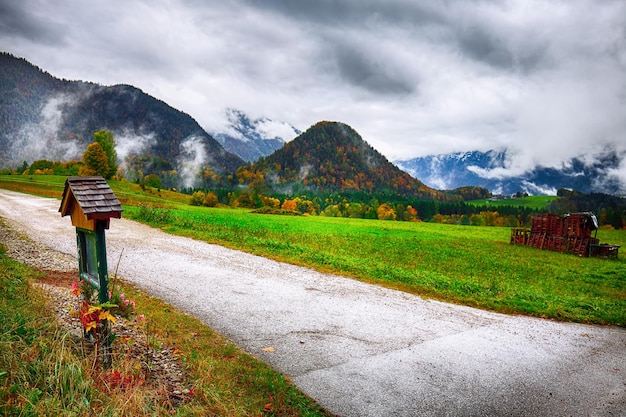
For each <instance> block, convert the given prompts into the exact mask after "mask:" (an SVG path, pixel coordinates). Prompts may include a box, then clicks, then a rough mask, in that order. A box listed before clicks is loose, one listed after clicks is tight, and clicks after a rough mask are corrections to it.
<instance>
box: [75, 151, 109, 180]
mask: <svg viewBox="0 0 626 417" xmlns="http://www.w3.org/2000/svg"><path fill="white" fill-rule="evenodd" d="M108 173H109V162H108V159H107V154H106V152H104V149H102V146H100V144H99V143H98V142H94V143H91V144H89V145H88V146H87V150H85V153H84V154H83V166H82V167H80V170H79V171H78V175H81V176H92V175H102V176H103V177H105V178H106V176H107V175H108Z"/></svg>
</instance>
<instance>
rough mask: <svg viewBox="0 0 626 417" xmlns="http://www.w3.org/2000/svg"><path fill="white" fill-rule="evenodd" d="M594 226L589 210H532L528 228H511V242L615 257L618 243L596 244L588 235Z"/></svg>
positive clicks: (594, 220) (597, 242) (566, 251)
mask: <svg viewBox="0 0 626 417" xmlns="http://www.w3.org/2000/svg"><path fill="white" fill-rule="evenodd" d="M597 229H598V220H597V219H596V217H595V215H594V214H593V213H570V214H566V215H564V216H558V215H556V214H549V213H544V214H535V215H533V216H532V218H531V222H530V230H528V229H526V228H519V227H515V228H513V229H511V244H512V245H524V246H531V247H533V248H537V249H545V250H551V251H555V252H562V253H571V254H574V255H578V256H598V257H603V258H614V259H617V254H618V250H619V245H608V244H602V245H600V241H599V240H598V239H596V238H595V237H591V233H592V232H593V231H594V230H597Z"/></svg>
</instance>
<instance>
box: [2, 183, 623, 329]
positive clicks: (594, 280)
mask: <svg viewBox="0 0 626 417" xmlns="http://www.w3.org/2000/svg"><path fill="white" fill-rule="evenodd" d="M14 178H19V181H18V182H13V180H14ZM29 178H32V179H29ZM20 181H21V182H20ZM63 181H64V178H63V177H56V178H55V177H46V176H41V178H40V176H34V177H25V178H20V177H19V176H0V187H4V188H10V187H14V189H15V188H18V189H19V188H20V187H25V186H29V187H30V188H36V183H40V182H41V184H42V189H44V190H49V189H51V188H54V187H56V188H57V189H58V190H59V193H60V190H62V186H63ZM110 184H111V187H112V188H113V190H114V191H115V192H116V194H117V195H118V197H119V198H120V200H121V201H122V203H123V204H125V207H124V208H125V211H124V214H123V215H124V217H126V218H131V219H135V220H139V221H142V222H145V223H148V224H150V225H151V226H154V227H159V228H161V229H163V230H164V231H166V232H168V233H174V234H178V235H183V236H189V237H192V238H194V239H198V240H202V241H206V242H210V243H216V244H220V245H224V246H227V247H230V248H234V249H240V250H244V251H247V252H250V253H254V254H257V255H261V256H265V257H269V258H272V259H276V260H280V261H284V262H289V263H293V264H298V265H303V266H307V267H311V268H315V269H317V270H320V271H324V272H332V273H335V274H340V275H344V276H346V277H350V278H354V279H359V280H362V281H367V282H372V283H376V284H379V285H384V286H388V287H392V288H397V289H400V290H402V291H407V292H410V293H413V294H417V295H420V296H422V297H426V298H434V299H439V300H444V301H449V302H454V303H459V304H464V305H469V306H473V307H478V308H483V309H487V310H493V311H498V312H504V313H511V314H525V315H532V316H537V317H546V318H551V319H557V320H564V321H574V322H586V323H601V324H614V325H618V326H625V325H626V260H625V257H626V254H624V253H622V254H621V256H620V257H619V259H618V260H606V259H598V258H581V257H576V256H574V255H568V254H561V253H555V252H551V251H542V250H537V249H534V248H529V247H520V246H513V245H510V244H509V238H510V228H501V227H478V226H456V225H446V224H435V223H409V222H394V221H380V220H362V219H345V218H328V217H321V216H320V217H318V216H280V215H267V214H255V213H252V212H250V211H249V210H243V209H232V208H206V207H195V206H190V205H189V204H187V202H188V201H189V196H185V195H182V194H178V193H172V192H167V191H161V192H158V191H157V190H147V191H143V190H141V189H140V188H139V187H138V186H136V185H134V184H129V183H126V182H115V181H112V182H110ZM25 191H28V192H34V191H32V190H25ZM59 195H60V194H59ZM57 197H58V196H57ZM520 200H522V199H516V201H518V202H519V201H520ZM544 204H545V202H544ZM597 237H598V238H599V239H600V241H601V242H602V243H611V244H618V245H621V246H622V248H626V231H624V230H621V231H615V230H610V229H601V230H599V231H598V233H597ZM625 250H626V249H625Z"/></svg>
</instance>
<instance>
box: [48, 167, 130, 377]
mask: <svg viewBox="0 0 626 417" xmlns="http://www.w3.org/2000/svg"><path fill="white" fill-rule="evenodd" d="M122 211H123V209H122V205H121V204H120V201H119V200H118V199H117V197H116V196H115V194H113V190H111V188H110V187H109V185H108V184H107V183H106V181H105V180H104V178H103V177H69V178H68V179H67V180H66V181H65V188H64V189H63V198H62V200H61V207H59V212H61V216H62V217H65V216H68V215H69V216H70V217H71V219H72V225H73V226H74V227H76V243H77V247H78V273H79V277H80V280H81V281H84V282H86V283H88V284H90V285H91V286H93V287H95V288H96V289H97V290H98V301H99V303H101V304H105V303H107V302H108V301H109V272H108V265H107V250H106V240H105V237H104V231H105V229H108V228H109V222H110V219H111V218H117V219H119V218H121V217H122ZM104 322H105V323H104V331H103V341H102V352H103V356H102V361H103V364H104V365H105V367H108V366H110V364H111V325H110V323H108V320H105V321H104ZM86 335H87V333H85V336H86Z"/></svg>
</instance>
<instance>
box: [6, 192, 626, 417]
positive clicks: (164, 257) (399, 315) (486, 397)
mask: <svg viewBox="0 0 626 417" xmlns="http://www.w3.org/2000/svg"><path fill="white" fill-rule="evenodd" d="M59 204H60V203H59V201H58V200H52V199H43V198H37V197H32V196H28V195H23V194H17V193H13V192H9V191H5V190H0V216H1V217H3V218H4V219H5V221H6V222H7V223H9V224H10V225H11V227H12V228H14V229H16V230H19V231H20V232H21V233H23V234H24V235H26V236H28V237H29V238H30V239H32V240H33V241H35V242H38V243H39V244H41V245H42V247H43V248H44V249H43V250H46V251H50V250H52V251H54V252H57V255H56V256H58V257H59V259H60V260H59V262H63V260H66V261H67V260H69V259H72V260H73V262H76V261H75V259H74V258H75V256H76V255H75V252H76V238H75V233H74V228H73V227H72V226H71V222H70V220H69V218H61V216H60V214H59V213H58V207H59ZM106 239H107V248H108V261H109V267H110V268H111V269H113V268H114V267H115V265H116V264H117V262H118V259H119V260H120V267H119V274H120V275H121V276H122V277H124V278H125V279H126V280H128V281H131V282H133V283H135V284H136V285H138V286H139V287H141V288H142V289H144V290H145V291H146V292H148V293H150V294H152V295H155V296H157V297H160V298H162V299H164V300H166V301H167V302H169V303H171V304H173V305H175V306H177V307H179V308H181V309H183V310H184V311H187V312H188V313H190V314H192V315H194V316H196V317H198V318H200V319H201V320H203V321H204V322H205V323H206V324H207V325H209V326H211V327H212V328H213V329H215V330H217V331H219V332H221V333H222V334H224V335H226V336H228V337H230V338H231V339H232V340H233V341H234V342H235V343H237V344H238V345H239V346H241V347H242V348H243V349H245V350H246V351H248V352H250V353H252V354H253V355H255V356H257V357H260V358H261V359H263V360H264V361H266V362H267V363H269V364H270V365H271V366H273V367H274V368H275V369H277V370H279V371H280V372H282V373H284V374H286V375H287V376H289V377H290V378H291V379H292V380H293V381H294V383H295V384H296V385H297V386H298V387H300V388H301V389H302V390H303V391H304V392H306V393H307V394H309V395H311V396H312V397H313V398H315V399H316V400H317V401H319V402H320V403H321V404H322V405H323V406H325V407H326V408H327V409H328V410H329V411H331V412H333V413H337V414H339V415H341V416H419V415H455V416H456V415H464V416H479V415H480V416H484V415H498V416H499V415H509V416H535V415H550V416H626V330H625V329H622V328H617V327H602V326H589V325H579V324H570V323H557V322H553V321H548V320H541V319H535V318H529V317H520V316H507V315H502V314H496V313H491V312H485V311H482V310H477V309H472V308H468V307H463V306H457V305H451V304H446V303H441V302H437V301H431V300H424V299H421V298H419V297H416V296H412V295H408V294H405V293H402V292H398V291H393V290H388V289H384V288H380V287H377V286H373V285H368V284H363V283H360V282H357V281H354V280H350V279H346V278H342V277H338V276H333V275H328V274H321V273H318V272H315V271H311V270H308V269H305V268H301V267H296V266H293V265H287V264H282V263H278V262H274V261H271V260H268V259H265V258H261V257H257V256H253V255H249V254H245V253H242V252H238V251H233V250H229V249H225V248H223V247H220V246H216V245H209V244H205V243H202V242H198V241H194V240H192V239H187V238H180V237H175V236H171V235H167V234H165V233H162V232H160V231H159V230H155V229H151V228H149V227H146V226H143V225H141V224H138V223H135V222H132V221H128V220H125V219H121V220H115V219H114V220H112V221H111V228H110V230H108V231H107V235H106ZM122 250H123V255H122V256H121V259H120V254H121V253H122ZM39 251H40V250H34V251H33V252H34V253H35V254H34V255H35V256H36V252H39ZM47 269H50V268H49V267H48V268H47ZM270 347H271V348H272V349H267V348H270Z"/></svg>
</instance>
